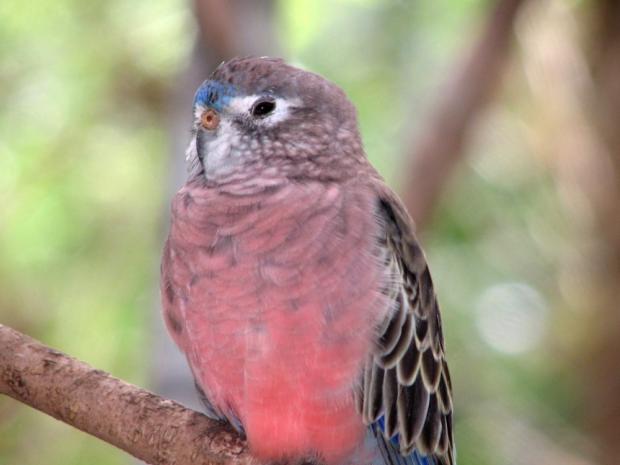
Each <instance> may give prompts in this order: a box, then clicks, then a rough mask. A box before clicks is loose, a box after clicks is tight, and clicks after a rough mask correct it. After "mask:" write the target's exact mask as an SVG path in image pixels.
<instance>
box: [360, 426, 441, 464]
mask: <svg viewBox="0 0 620 465" xmlns="http://www.w3.org/2000/svg"><path fill="white" fill-rule="evenodd" d="M384 431H385V416H384V415H381V416H380V417H379V418H378V419H377V421H376V422H374V423H373V424H372V425H370V426H369V427H368V436H370V438H371V440H373V441H376V443H377V445H378V447H379V452H380V455H379V457H377V458H376V459H375V461H374V463H373V465H438V462H437V460H436V459H435V458H434V457H431V456H425V455H421V454H420V453H419V452H418V451H417V450H414V451H413V452H412V453H411V454H409V455H407V456H406V457H404V456H402V455H401V454H400V447H399V438H398V434H396V435H394V436H393V437H392V438H391V439H390V440H389V441H388V440H387V439H385V436H384V435H383V432H384Z"/></svg>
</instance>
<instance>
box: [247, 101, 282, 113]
mask: <svg viewBox="0 0 620 465" xmlns="http://www.w3.org/2000/svg"><path fill="white" fill-rule="evenodd" d="M275 109H276V102H275V101H274V100H272V99H261V100H259V101H257V102H256V103H255V104H254V105H252V109H251V110H250V113H252V116H255V117H257V118H262V117H263V116H267V115H268V114H270V113H271V112H273V110H275Z"/></svg>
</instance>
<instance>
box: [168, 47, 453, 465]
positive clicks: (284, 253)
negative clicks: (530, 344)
mask: <svg viewBox="0 0 620 465" xmlns="http://www.w3.org/2000/svg"><path fill="white" fill-rule="evenodd" d="M192 112H193V113H192V120H193V122H192V129H191V136H190V142H189V145H188V148H187V152H186V155H187V160H188V165H189V169H188V178H187V181H186V183H185V184H184V186H183V187H182V188H181V189H180V190H179V191H178V193H177V194H176V195H175V196H174V198H173V200H172V205H171V221H170V229H169V234H168V238H167V240H166V242H165V245H164V250H163V258H162V263H161V286H160V288H161V298H162V304H163V318H164V320H165V323H166V326H167V329H168V331H169V333H170V335H171V337H172V338H173V339H174V341H175V343H176V345H177V346H178V347H179V348H180V350H181V351H182V352H183V353H184V354H185V357H186V358H187V361H188V364H189V367H190V368H191V372H192V375H193V377H194V381H195V385H196V388H197V390H198V392H199V394H200V397H201V398H202V400H203V402H204V404H205V412H206V414H207V415H208V416H210V417H212V418H215V419H218V420H221V421H224V422H227V423H228V424H230V425H232V427H234V428H235V429H236V430H237V431H238V432H239V434H240V435H242V437H244V438H245V439H247V443H248V447H249V450H250V452H251V454H252V455H253V456H254V457H256V458H257V459H258V460H261V461H264V462H274V461H277V462H286V463H295V464H302V463H303V464H306V463H310V464H317V465H349V464H356V465H358V464H359V465H371V464H372V465H454V464H455V463H456V459H455V444H454V435H453V402H452V384H451V380H450V373H449V370H448V365H447V362H446V358H445V348H444V338H443V332H442V323H441V316H440V310H439V306H438V303H437V297H436V293H435V291H434V286H433V281H432V278H431V274H430V272H429V267H428V265H427V260H426V258H425V255H424V252H423V251H422V249H421V246H420V244H419V242H418V240H417V239H416V236H415V233H414V224H413V221H412V219H411V217H410V216H409V214H408V213H407V210H406V209H405V207H404V205H403V203H402V202H401V200H400V199H399V198H398V197H397V195H396V194H395V193H394V192H393V191H392V190H391V189H390V188H389V187H388V186H387V185H386V183H385V182H384V180H383V179H382V177H381V176H380V175H379V174H378V172H377V171H376V170H375V169H374V168H373V166H372V165H371V164H370V162H369V161H368V158H367V156H366V154H365V152H364V148H363V145H362V140H361V136H360V132H359V129H358V123H357V113H356V109H355V107H354V105H353V104H352V103H351V102H350V100H349V99H348V98H347V96H346V94H345V93H344V91H343V90H342V89H341V88H339V87H338V86H337V85H335V84H333V83H332V82H330V81H328V80H327V79H325V78H323V77H322V76H320V75H318V74H315V73H313V72H310V71H306V70H303V69H300V68H298V67H294V66H292V65H289V64H287V63H286V62H285V61H284V60H282V59H280V58H270V57H241V58H233V59H231V60H229V61H226V62H223V63H222V64H220V65H219V66H218V67H217V68H216V69H215V71H214V72H213V73H212V75H211V76H210V77H209V78H208V79H207V80H206V81H204V83H203V84H202V85H201V86H200V87H199V88H198V90H197V92H196V94H195V98H194V103H193V109H192Z"/></svg>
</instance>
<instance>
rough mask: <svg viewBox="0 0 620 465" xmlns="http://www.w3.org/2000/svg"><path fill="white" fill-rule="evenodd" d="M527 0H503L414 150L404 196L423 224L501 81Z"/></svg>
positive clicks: (446, 89)
mask: <svg viewBox="0 0 620 465" xmlns="http://www.w3.org/2000/svg"><path fill="white" fill-rule="evenodd" d="M525 1H526V0H499V1H498V2H497V4H496V5H495V7H494V8H492V10H491V12H490V14H489V16H488V18H487V19H486V21H485V24H484V26H483V30H482V33H481V34H480V37H479V39H478V40H477V42H476V43H474V45H473V47H472V48H471V50H470V51H469V52H468V53H467V54H466V55H465V57H464V60H463V61H462V62H459V63H458V64H457V66H456V68H455V72H454V73H451V74H450V76H451V77H450V79H449V80H448V82H446V83H445V85H444V87H443V91H442V92H441V94H440V99H439V101H438V102H437V103H436V104H435V106H434V107H433V110H431V114H430V115H429V118H428V123H427V125H426V127H424V128H422V132H421V133H420V135H419V138H418V139H417V141H416V143H414V144H413V145H412V147H411V149H410V154H409V155H408V158H409V159H410V160H411V162H410V165H409V169H407V171H406V173H407V176H408V178H407V179H404V180H402V182H403V186H405V187H404V190H403V200H404V202H405V204H406V205H407V209H408V210H409V213H410V214H411V216H412V217H413V219H414V221H415V222H416V224H417V225H418V226H421V225H422V224H424V223H425V222H427V220H428V218H429V217H430V215H431V212H432V210H433V207H434V206H435V205H436V203H437V198H438V197H439V195H440V194H441V192H442V191H443V190H444V186H445V184H446V183H447V181H448V180H449V178H450V175H451V173H452V171H453V169H454V167H455V166H456V164H457V162H458V161H459V160H460V159H461V158H462V156H463V154H464V151H465V143H466V139H467V135H468V134H469V131H470V129H471V128H472V126H473V124H472V123H473V122H474V120H475V117H476V116H477V115H478V114H479V113H480V110H482V108H484V106H485V104H486V103H487V101H488V100H489V98H490V97H491V96H492V94H493V90H494V89H495V88H496V87H497V84H498V82H499V81H500V77H501V72H502V70H503V68H504V64H505V62H506V59H507V57H508V55H509V53H508V52H509V49H510V43H511V38H512V31H513V25H514V22H515V18H516V16H517V12H518V11H519V8H520V7H521V6H522V5H523V4H524V3H525Z"/></svg>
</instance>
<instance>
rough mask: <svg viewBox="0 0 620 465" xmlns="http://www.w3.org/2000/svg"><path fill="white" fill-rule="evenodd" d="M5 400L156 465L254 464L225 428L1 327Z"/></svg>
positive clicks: (0, 360)
mask: <svg viewBox="0 0 620 465" xmlns="http://www.w3.org/2000/svg"><path fill="white" fill-rule="evenodd" d="M0 394H6V395H7V396H10V397H12V398H13V399H15V400H17V401H19V402H23V403H25V404H27V405H30V406H31V407H34V408H36V409H37V410H40V411H42V412H44V413H47V414H48V415H50V416H52V417H54V418H56V419H58V420H60V421H63V422H65V423H67V424H69V425H71V426H74V427H75V428H78V429H80V430H82V431H84V432H86V433H88V434H91V435H93V436H96V437H98V438H100V439H102V440H103V441H105V442H107V443H109V444H112V445H114V446H116V447H118V448H120V449H122V450H124V451H126V452H128V453H129V454H131V455H133V456H135V457H137V458H139V459H141V460H143V461H145V462H147V463H150V464H153V465H164V464H166V465H173V464H174V465H190V464H191V465H211V464H218V465H220V464H221V465H223V464H230V465H250V464H254V463H255V461H254V459H252V457H251V456H250V455H249V453H248V451H247V447H246V444H245V441H243V440H242V439H241V438H240V437H239V436H238V435H237V434H236V433H235V432H234V431H233V430H231V429H229V427H227V426H226V425H224V424H222V423H219V422H217V421H214V420H211V419H209V418H207V417H206V416H204V415H202V414H200V413H198V412H196V411H193V410H189V409H187V408H185V407H183V406H182V405H180V404H177V403H176V402H173V401H170V400H166V399H163V398H161V397H159V396H157V395H155V394H152V393H150V392H148V391H146V390H144V389H140V388H139V387H136V386H133V385H131V384H128V383H126V382H124V381H121V380H120V379H117V378H114V377H112V376H110V375H109V374H107V373H105V372H103V371H101V370H96V369H94V368H92V367H91V366H89V365H87V364H86V363H84V362H81V361H79V360H76V359H74V358H72V357H69V356H67V355H65V354H63V353H61V352H58V351H56V350H54V349H51V348H49V347H46V346H44V345H43V344H41V343H39V342H37V341H35V340H34V339H32V338H30V337H28V336H25V335H23V334H21V333H19V332H17V331H15V330H13V329H11V328H9V327H7V326H3V325H0Z"/></svg>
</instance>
